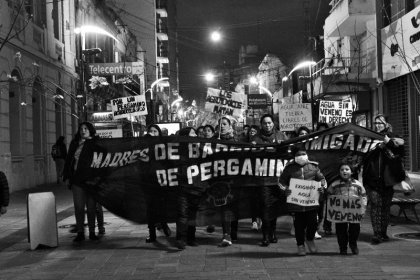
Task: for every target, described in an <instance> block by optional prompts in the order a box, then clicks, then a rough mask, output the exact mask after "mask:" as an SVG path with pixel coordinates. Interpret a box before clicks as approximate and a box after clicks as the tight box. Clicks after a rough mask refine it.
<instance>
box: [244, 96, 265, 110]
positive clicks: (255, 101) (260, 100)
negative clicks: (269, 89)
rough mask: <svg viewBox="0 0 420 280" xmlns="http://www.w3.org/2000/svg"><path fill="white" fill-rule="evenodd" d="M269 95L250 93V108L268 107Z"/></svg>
mask: <svg viewBox="0 0 420 280" xmlns="http://www.w3.org/2000/svg"><path fill="white" fill-rule="evenodd" d="M266 108H267V96H266V95H265V94H248V109H266Z"/></svg>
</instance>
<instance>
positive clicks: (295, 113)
mask: <svg viewBox="0 0 420 280" xmlns="http://www.w3.org/2000/svg"><path fill="white" fill-rule="evenodd" d="M279 126H280V130H281V131H294V130H296V129H298V128H299V127H301V126H306V127H308V128H310V127H312V109H311V104H310V103H295V104H281V105H280V106H279Z"/></svg>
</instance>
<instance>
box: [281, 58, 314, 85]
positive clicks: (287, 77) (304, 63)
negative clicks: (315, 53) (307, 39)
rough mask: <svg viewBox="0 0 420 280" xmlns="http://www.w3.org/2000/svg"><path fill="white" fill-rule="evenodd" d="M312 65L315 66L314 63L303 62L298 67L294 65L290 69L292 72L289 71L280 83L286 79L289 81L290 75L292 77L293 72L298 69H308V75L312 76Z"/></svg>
mask: <svg viewBox="0 0 420 280" xmlns="http://www.w3.org/2000/svg"><path fill="white" fill-rule="evenodd" d="M314 65H316V62H315V61H303V62H301V63H299V64H298V65H296V66H295V67H294V68H293V69H292V71H290V73H289V74H288V75H287V76H285V77H283V79H282V81H283V82H285V81H287V79H289V77H290V75H292V73H293V72H295V71H296V70H298V69H302V68H305V67H309V74H312V73H311V72H312V70H311V69H312V66H314Z"/></svg>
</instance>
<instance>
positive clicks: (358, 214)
mask: <svg viewBox="0 0 420 280" xmlns="http://www.w3.org/2000/svg"><path fill="white" fill-rule="evenodd" d="M365 211H366V207H365V206H364V204H363V201H362V198H361V197H349V196H344V195H330V196H328V199H327V220H328V221H331V222H334V223H360V221H361V220H362V218H363V215H364V214H365Z"/></svg>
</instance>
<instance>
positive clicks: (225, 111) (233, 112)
mask: <svg viewBox="0 0 420 280" xmlns="http://www.w3.org/2000/svg"><path fill="white" fill-rule="evenodd" d="M246 104H247V98H246V95H245V94H242V93H238V92H231V91H225V90H221V89H215V88H208V89H207V97H206V103H205V106H204V110H206V111H208V112H213V113H218V114H222V115H229V116H233V117H241V116H242V115H243V113H244V111H245V109H246Z"/></svg>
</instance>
